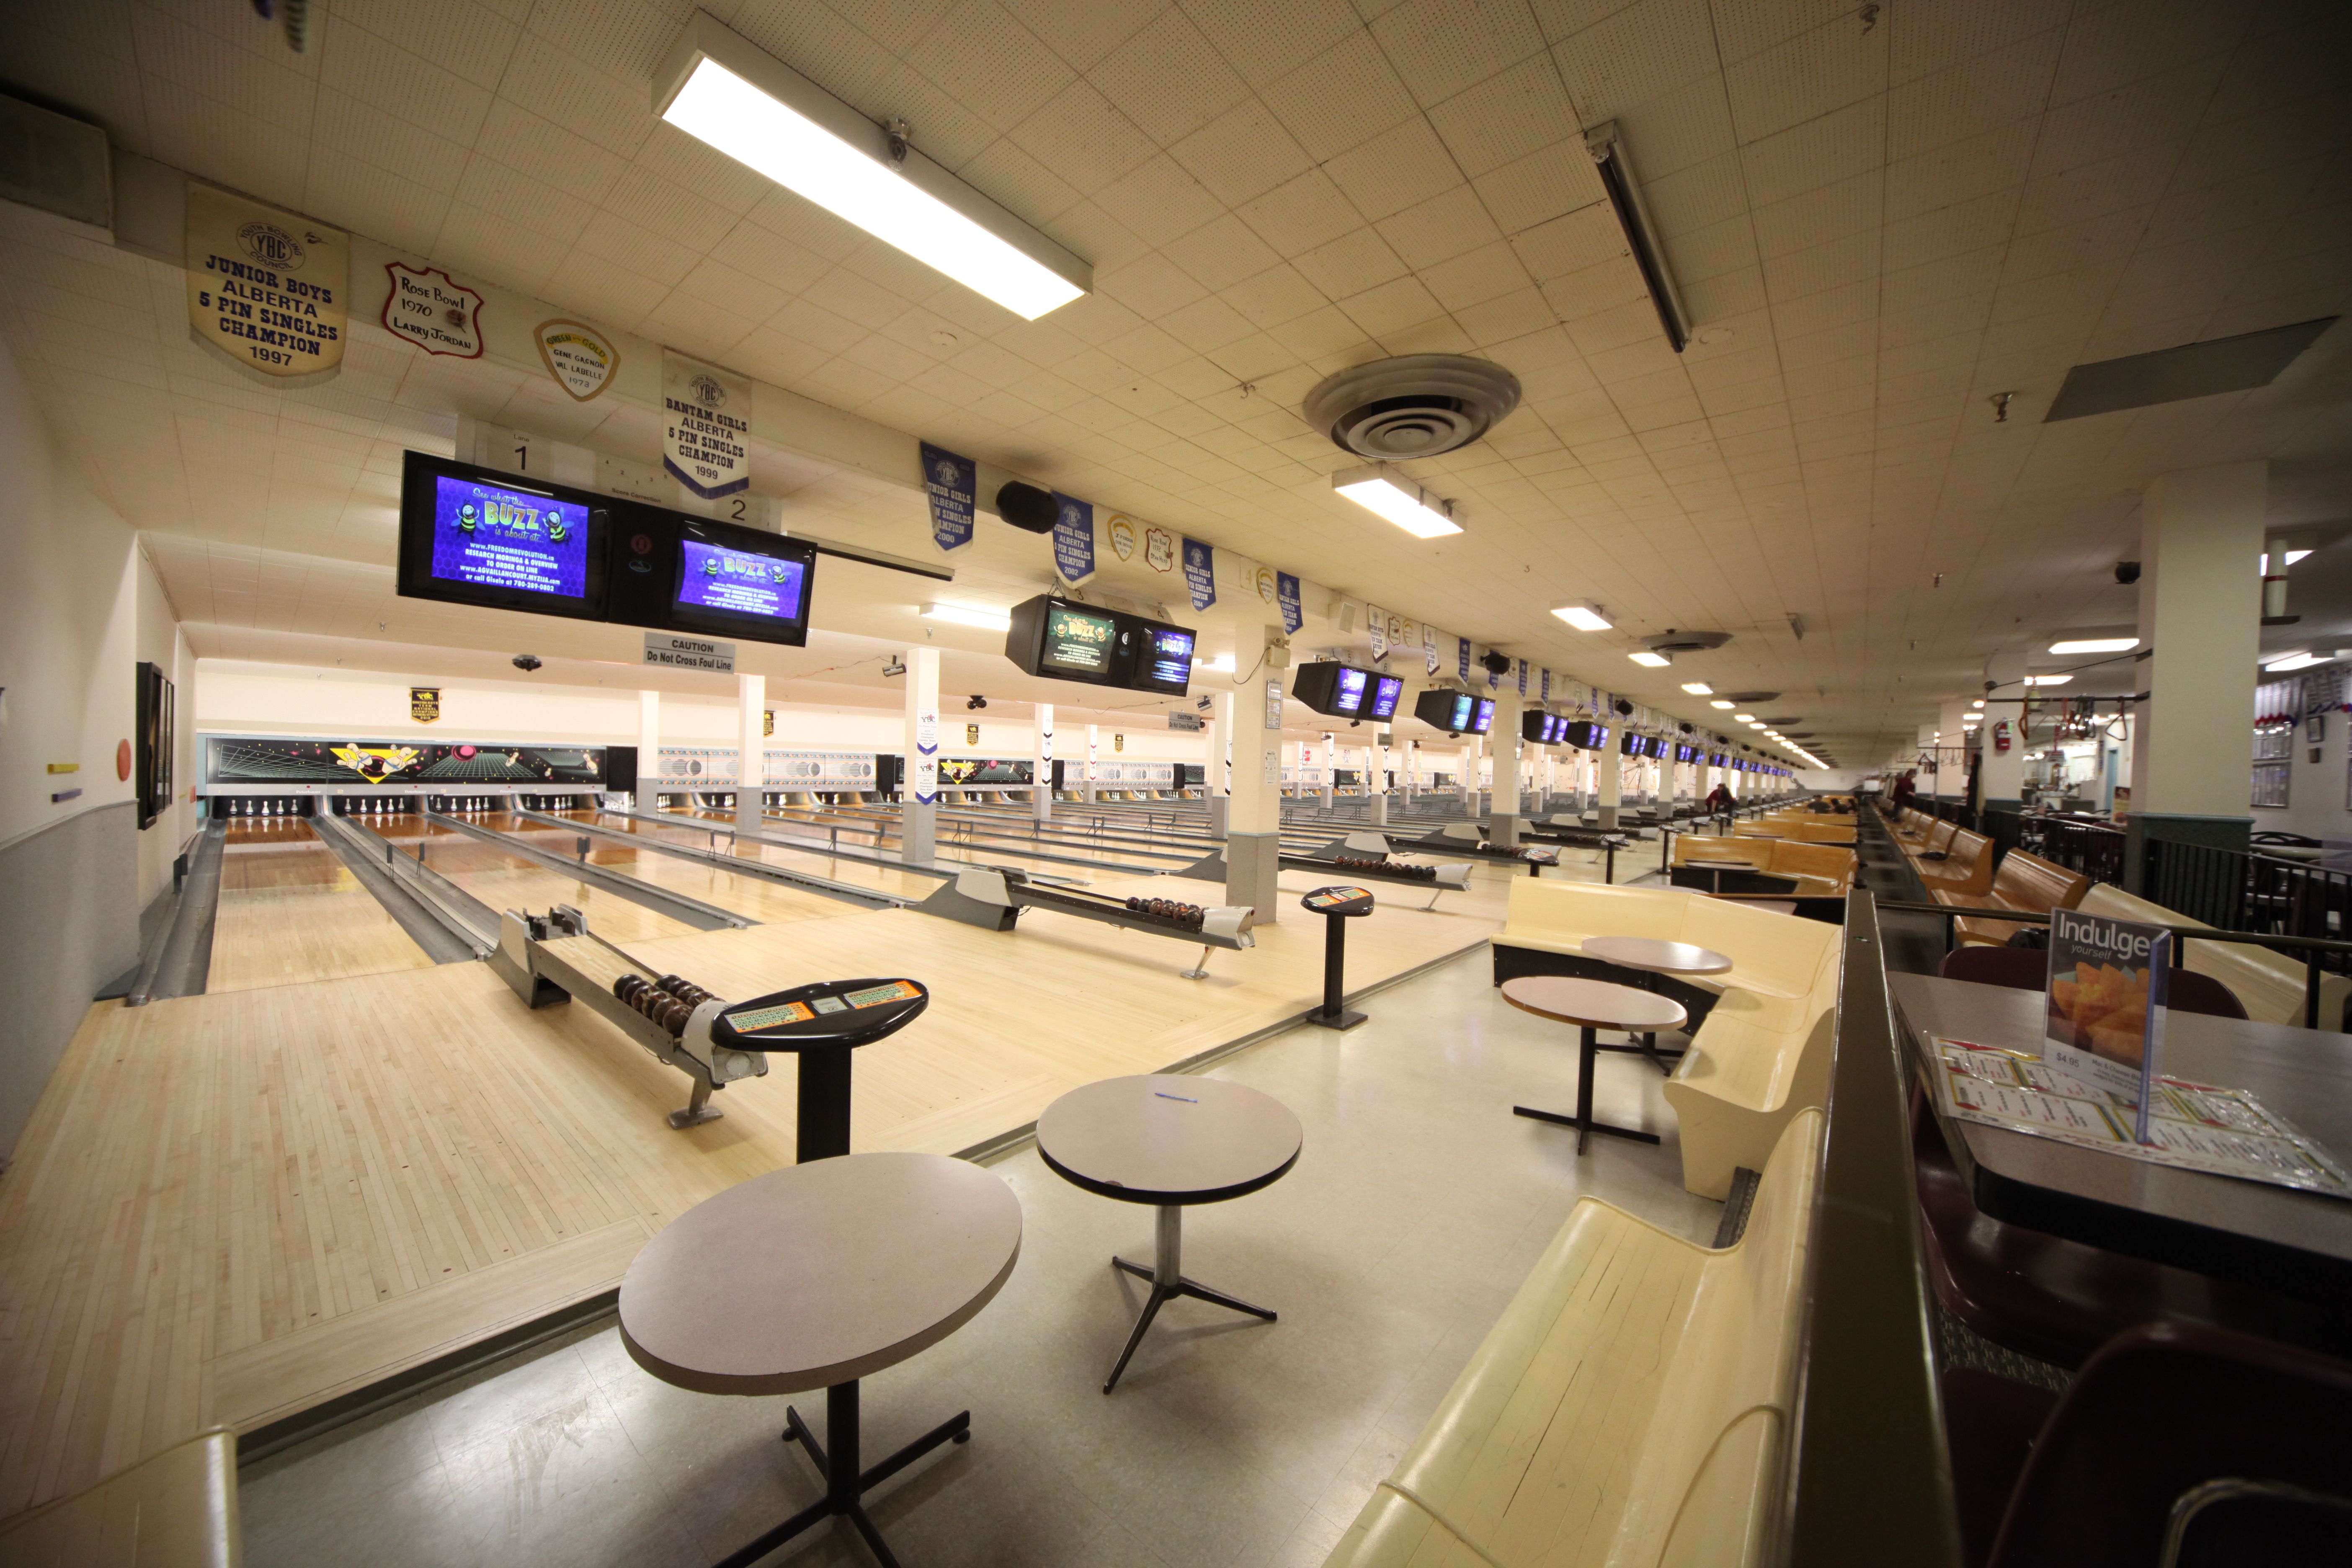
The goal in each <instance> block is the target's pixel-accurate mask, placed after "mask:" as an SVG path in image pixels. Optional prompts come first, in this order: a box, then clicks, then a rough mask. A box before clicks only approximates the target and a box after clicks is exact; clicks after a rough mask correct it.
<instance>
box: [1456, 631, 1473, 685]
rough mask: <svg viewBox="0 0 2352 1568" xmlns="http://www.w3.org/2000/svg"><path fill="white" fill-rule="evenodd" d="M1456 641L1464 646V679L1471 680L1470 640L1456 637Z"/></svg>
mask: <svg viewBox="0 0 2352 1568" xmlns="http://www.w3.org/2000/svg"><path fill="white" fill-rule="evenodd" d="M1454 641H1455V642H1457V643H1459V644H1461V645H1462V679H1465V680H1467V679H1470V639H1469V638H1468V637H1455V638H1454Z"/></svg>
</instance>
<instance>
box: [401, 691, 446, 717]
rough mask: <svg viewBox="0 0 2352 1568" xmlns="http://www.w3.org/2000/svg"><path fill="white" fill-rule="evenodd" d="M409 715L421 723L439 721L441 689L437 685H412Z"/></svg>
mask: <svg viewBox="0 0 2352 1568" xmlns="http://www.w3.org/2000/svg"><path fill="white" fill-rule="evenodd" d="M408 716H409V717H410V718H411V719H414V720H415V721H417V722H418V723H420V724H431V723H434V722H436V721H438V720H439V719H440V717H441V689H440V688H439V687H437V686H412V687H410V688H409V689H408Z"/></svg>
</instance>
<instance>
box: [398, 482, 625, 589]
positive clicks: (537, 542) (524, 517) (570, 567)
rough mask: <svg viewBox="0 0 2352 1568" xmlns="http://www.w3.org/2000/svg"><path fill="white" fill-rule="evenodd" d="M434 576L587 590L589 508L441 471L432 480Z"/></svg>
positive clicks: (524, 586)
mask: <svg viewBox="0 0 2352 1568" xmlns="http://www.w3.org/2000/svg"><path fill="white" fill-rule="evenodd" d="M433 575H434V576H436V577H437V578H439V579H440V580H441V581H443V582H445V583H471V584H476V585H477V586H479V587H485V588H520V589H522V590H524V591H526V592H528V593H533V594H551V595H555V596H557V597H559V598H565V599H577V598H581V597H583V596H584V595H586V594H587V592H588V509H587V508H586V507H584V506H581V505H579V504H577V503H576V502H572V501H561V500H556V499H555V498H554V497H553V496H542V495H533V494H531V493H530V491H529V490H509V489H501V488H500V487H499V486H497V485H491V484H484V483H482V482H480V481H478V480H474V479H452V478H450V477H449V476H447V475H446V474H445V475H442V476H441V477H440V478H438V479H435V480H434V481H433Z"/></svg>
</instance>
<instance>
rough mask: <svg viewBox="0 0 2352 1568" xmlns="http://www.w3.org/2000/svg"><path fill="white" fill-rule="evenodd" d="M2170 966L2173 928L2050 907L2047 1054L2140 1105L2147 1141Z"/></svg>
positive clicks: (2055, 1064) (2140, 1133) (2140, 1127)
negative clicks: (2169, 929)
mask: <svg viewBox="0 0 2352 1568" xmlns="http://www.w3.org/2000/svg"><path fill="white" fill-rule="evenodd" d="M2171 968H2172V933H2171V932H2170V931H2166V930H2165V929H2164V928H2163V927H2162V926H2153V925H2142V924H2140V923H2138V922H2137V921H2121V920H2116V919H2114V918H2113V917H2111V916H2107V915H2085V914H2079V913H2077V912H2075V911H2074V910H2051V911H2050V979H2049V987H2048V1007H2047V1010H2046V1017H2045V1022H2044V1026H2043V1030H2042V1059H2043V1060H2045V1061H2047V1062H2048V1063H2049V1064H2050V1065H2051V1066H2052V1067H2053V1068H2058V1069H2059V1070H2060V1071H2062V1072H2069V1073H2072V1074H2074V1076H2075V1077H2077V1078H2079V1079H2084V1081H2085V1082H2088V1083H2093V1084H2096V1085H2097V1086H2098V1087H2100V1088H2101V1089H2107V1090H2109V1091H2110V1092H2112V1093H2114V1094H2116V1095H2118V1096H2121V1097H2123V1098H2125V1099H2126V1100H2128V1101H2129V1102H2130V1103H2131V1104H2133V1105H2135V1106H2137V1108H2138V1110H2139V1118H2138V1121H2139V1125H2138V1129H2137V1136H2138V1137H2139V1139H2140V1141H2141V1142H2147V1136H2148V1129H2147V1118H2148V1111H2149V1108H2150V1106H2151V1105H2152V1104H2153V1103H2154V1101H2155V1085H2156V1080H2157V1079H2158V1072H2159V1069H2158V1066H2157V1058H2158V1055H2159V1054H2160V1053H2161V1050H2162V1048H2163V1044H2164V1013H2165V995H2166V989H2167V987H2166V982H2167V980H2168V977H2169V975H2170V973H2171Z"/></svg>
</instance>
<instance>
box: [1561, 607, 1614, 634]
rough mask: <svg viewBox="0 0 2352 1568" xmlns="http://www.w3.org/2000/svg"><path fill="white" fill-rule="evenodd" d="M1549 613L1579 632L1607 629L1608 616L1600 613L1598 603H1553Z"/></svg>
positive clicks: (1608, 624)
mask: <svg viewBox="0 0 2352 1568" xmlns="http://www.w3.org/2000/svg"><path fill="white" fill-rule="evenodd" d="M1551 613H1552V614H1553V615H1555V616H1559V618H1560V619H1561V620H1563V621H1566V622H1567V623H1568V624H1569V625H1570V626H1574V627H1575V628H1576V629H1577V630H1578V631H1580V632H1605V631H1607V630H1608V629H1609V626H1610V622H1609V617H1608V616H1604V615H1602V614H1601V606H1600V605H1588V604H1584V603H1582V602H1579V603H1577V604H1573V605H1553V606H1552V607H1551Z"/></svg>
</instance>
